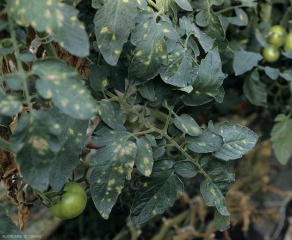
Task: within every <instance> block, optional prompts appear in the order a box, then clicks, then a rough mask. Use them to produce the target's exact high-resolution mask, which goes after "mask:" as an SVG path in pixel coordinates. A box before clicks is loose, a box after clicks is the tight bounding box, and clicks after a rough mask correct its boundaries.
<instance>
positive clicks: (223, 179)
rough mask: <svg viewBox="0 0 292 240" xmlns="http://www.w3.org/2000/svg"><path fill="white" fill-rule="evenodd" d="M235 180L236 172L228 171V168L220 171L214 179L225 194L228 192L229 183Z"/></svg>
mask: <svg viewBox="0 0 292 240" xmlns="http://www.w3.org/2000/svg"><path fill="white" fill-rule="evenodd" d="M233 181H235V175H234V173H230V172H228V171H227V170H226V168H225V169H224V170H223V171H220V173H219V174H217V175H216V176H215V178H214V179H213V183H214V184H216V185H217V186H218V187H219V189H220V190H221V192H222V194H223V195H224V196H225V195H226V194H227V191H228V189H229V185H230V183H231V182H233Z"/></svg>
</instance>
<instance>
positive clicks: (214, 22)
mask: <svg viewBox="0 0 292 240" xmlns="http://www.w3.org/2000/svg"><path fill="white" fill-rule="evenodd" d="M209 14H210V23H209V25H208V26H207V27H206V28H205V29H204V33H206V35H208V36H209V37H211V38H213V39H215V42H214V47H218V49H220V51H222V52H224V51H225V49H226V47H227V44H228V42H227V40H226V38H225V32H224V29H223V27H222V24H221V22H220V19H219V18H218V16H217V15H216V14H214V13H212V12H210V13H209Z"/></svg>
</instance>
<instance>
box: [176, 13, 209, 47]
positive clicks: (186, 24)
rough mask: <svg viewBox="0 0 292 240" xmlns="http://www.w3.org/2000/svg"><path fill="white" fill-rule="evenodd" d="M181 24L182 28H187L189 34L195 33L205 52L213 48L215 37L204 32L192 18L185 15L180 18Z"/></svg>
mask: <svg viewBox="0 0 292 240" xmlns="http://www.w3.org/2000/svg"><path fill="white" fill-rule="evenodd" d="M179 25H180V27H181V28H182V29H184V30H186V34H187V35H189V34H194V35H195V37H196V38H197V39H198V41H199V43H200V44H201V46H202V48H203V49H204V51H205V52H209V51H210V50H211V49H212V48H213V44H214V39H212V38H211V37H210V36H209V35H206V34H205V33H204V32H202V31H201V30H200V29H199V28H198V27H197V26H196V25H194V24H193V23H192V20H191V19H190V18H186V17H185V16H183V17H182V18H180V19H179Z"/></svg>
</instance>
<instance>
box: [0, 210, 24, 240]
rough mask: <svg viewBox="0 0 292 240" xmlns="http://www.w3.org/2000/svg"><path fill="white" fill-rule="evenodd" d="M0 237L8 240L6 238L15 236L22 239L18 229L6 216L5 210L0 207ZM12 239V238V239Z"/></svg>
mask: <svg viewBox="0 0 292 240" xmlns="http://www.w3.org/2000/svg"><path fill="white" fill-rule="evenodd" d="M0 236H2V238H8V236H17V237H18V238H24V236H23V235H22V233H21V231H20V230H19V228H18V227H17V226H16V225H15V224H14V222H13V221H12V219H11V218H10V217H8V216H7V215H6V211H5V208H4V207H2V206H1V205H0ZM13 238H14V237H13Z"/></svg>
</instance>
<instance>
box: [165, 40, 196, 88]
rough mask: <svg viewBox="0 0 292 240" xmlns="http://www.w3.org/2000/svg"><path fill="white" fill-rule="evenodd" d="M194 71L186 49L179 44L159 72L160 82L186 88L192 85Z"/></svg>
mask: <svg viewBox="0 0 292 240" xmlns="http://www.w3.org/2000/svg"><path fill="white" fill-rule="evenodd" d="M193 71H194V69H193V65H192V59H191V55H190V53H189V52H188V51H187V49H184V48H183V47H182V46H181V45H180V44H177V45H176V48H175V49H174V50H173V51H172V52H171V53H170V54H169V55H168V64H167V65H164V66H163V67H162V68H161V70H160V76H161V78H162V80H163V81H164V82H165V83H167V84H170V85H173V86H176V87H187V86H190V85H192V83H193V78H194V77H193V74H194V72H193Z"/></svg>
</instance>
